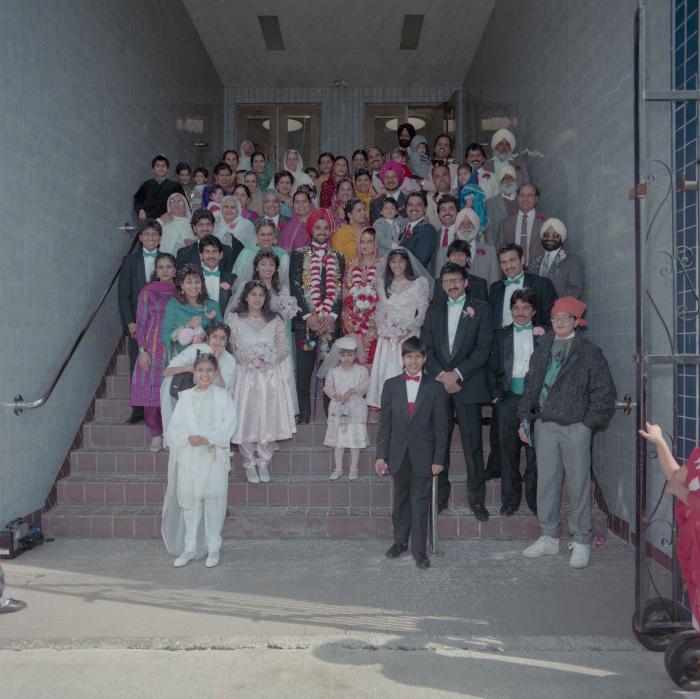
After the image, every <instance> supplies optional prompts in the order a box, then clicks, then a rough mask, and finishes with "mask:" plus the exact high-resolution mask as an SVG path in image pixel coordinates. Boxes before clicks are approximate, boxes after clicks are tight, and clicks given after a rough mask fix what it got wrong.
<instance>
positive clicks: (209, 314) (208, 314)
mask: <svg viewBox="0 0 700 699" xmlns="http://www.w3.org/2000/svg"><path fill="white" fill-rule="evenodd" d="M204 315H205V316H206V317H207V318H209V320H214V318H216V311H207V312H206V313H205V314H204Z"/></svg>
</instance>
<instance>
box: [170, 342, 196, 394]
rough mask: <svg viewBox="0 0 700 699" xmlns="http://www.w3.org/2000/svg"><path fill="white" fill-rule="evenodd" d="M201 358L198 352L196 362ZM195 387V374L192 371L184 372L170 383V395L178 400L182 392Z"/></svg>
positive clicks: (174, 377)
mask: <svg viewBox="0 0 700 699" xmlns="http://www.w3.org/2000/svg"><path fill="white" fill-rule="evenodd" d="M197 357H199V350H197V356H196V357H195V360H196V359H197ZM193 386H194V374H193V373H192V372H190V371H183V372H182V374H176V375H175V376H173V378H172V380H171V382H170V395H171V396H172V397H173V398H174V399H175V400H177V399H178V397H179V394H180V391H186V390H187V389H188V388H192V387H193Z"/></svg>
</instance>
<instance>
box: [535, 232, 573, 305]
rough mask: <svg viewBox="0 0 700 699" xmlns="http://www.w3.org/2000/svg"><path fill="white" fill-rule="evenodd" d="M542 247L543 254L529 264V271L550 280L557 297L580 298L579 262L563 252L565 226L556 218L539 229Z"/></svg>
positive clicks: (571, 254)
mask: <svg viewBox="0 0 700 699" xmlns="http://www.w3.org/2000/svg"><path fill="white" fill-rule="evenodd" d="M540 236H541V237H542V247H543V248H544V250H545V252H544V255H541V256H540V257H538V258H537V259H535V260H533V261H532V262H531V263H530V267H529V269H530V271H531V272H533V273H534V274H539V275H540V276H541V277H548V278H549V279H551V281H552V284H554V288H555V289H556V291H557V296H573V297H574V298H576V299H580V298H581V294H582V293H583V271H582V269H581V260H580V259H579V257H578V255H574V254H573V253H570V252H568V251H565V250H564V242H565V241H566V236H567V232H566V226H565V225H564V223H563V222H562V221H560V220H559V219H558V218H548V219H547V220H546V221H545V222H544V223H543V224H542V228H541V229H540Z"/></svg>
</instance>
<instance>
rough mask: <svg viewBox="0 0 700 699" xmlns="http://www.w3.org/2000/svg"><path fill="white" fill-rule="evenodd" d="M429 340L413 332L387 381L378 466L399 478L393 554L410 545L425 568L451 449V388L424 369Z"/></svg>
mask: <svg viewBox="0 0 700 699" xmlns="http://www.w3.org/2000/svg"><path fill="white" fill-rule="evenodd" d="M426 359H427V357H426V348H425V345H424V344H423V343H422V342H421V341H420V340H419V339H418V338H417V337H409V338H408V339H407V340H405V341H404V343H403V344H402V346H401V360H402V362H403V365H404V371H403V373H402V374H399V376H394V377H392V378H390V379H387V380H386V381H385V382H384V387H383V389H382V412H381V421H380V424H379V434H378V435H377V461H376V463H375V466H374V468H375V471H376V472H377V475H379V476H382V475H385V474H387V473H388V472H391V475H392V477H393V479H394V507H393V512H392V523H393V527H394V543H393V544H392V546H391V547H390V548H389V550H388V551H387V552H386V556H387V558H398V557H399V556H400V555H401V554H402V553H403V552H404V551H407V550H408V538H409V535H410V538H411V553H412V554H413V558H414V560H415V562H416V566H418V568H420V569H421V570H425V569H426V568H429V567H430V560H429V559H428V556H427V555H426V550H425V548H426V538H427V535H428V512H429V510H430V493H431V486H432V478H433V476H436V475H438V474H439V473H440V472H441V471H442V470H443V468H444V464H445V461H444V459H445V455H446V454H447V451H448V449H449V437H448V434H449V423H450V413H449V409H448V400H447V393H445V390H444V389H443V387H442V386H441V385H440V384H439V383H438V382H437V381H435V380H433V379H430V378H428V376H426V374H424V373H423V366H424V364H425V362H426Z"/></svg>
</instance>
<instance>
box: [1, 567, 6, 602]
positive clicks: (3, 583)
mask: <svg viewBox="0 0 700 699" xmlns="http://www.w3.org/2000/svg"><path fill="white" fill-rule="evenodd" d="M4 593H5V573H4V572H3V569H2V566H0V602H2V601H3V595H4Z"/></svg>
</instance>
